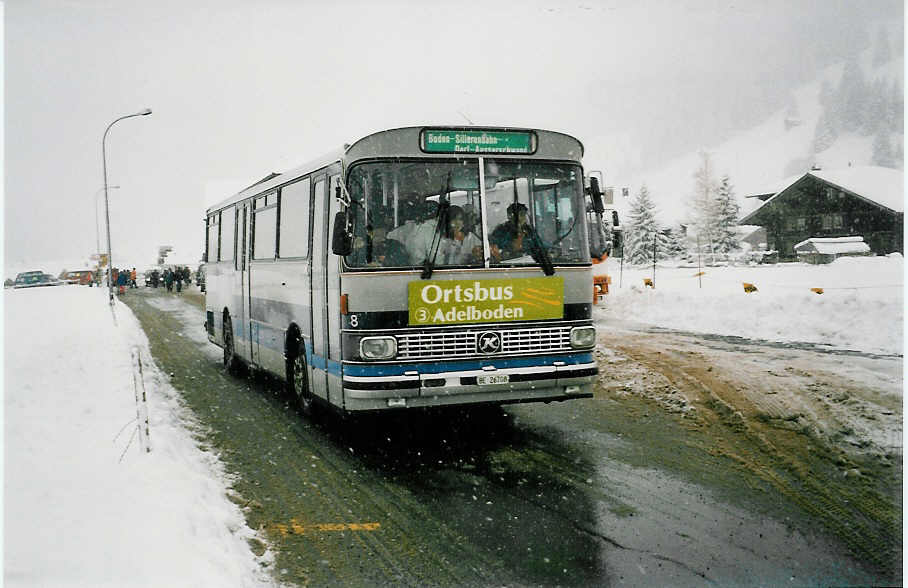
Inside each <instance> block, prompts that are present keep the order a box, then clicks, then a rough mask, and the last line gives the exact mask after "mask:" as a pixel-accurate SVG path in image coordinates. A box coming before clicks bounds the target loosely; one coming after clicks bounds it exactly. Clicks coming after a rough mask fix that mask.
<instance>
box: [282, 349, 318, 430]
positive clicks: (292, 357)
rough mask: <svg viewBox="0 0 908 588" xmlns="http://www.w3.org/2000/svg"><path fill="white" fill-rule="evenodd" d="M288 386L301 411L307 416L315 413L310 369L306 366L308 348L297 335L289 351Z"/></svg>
mask: <svg viewBox="0 0 908 588" xmlns="http://www.w3.org/2000/svg"><path fill="white" fill-rule="evenodd" d="M287 387H288V388H289V390H290V393H291V394H292V395H293V398H295V399H296V403H297V405H298V406H299V409H300V412H302V413H303V414H304V415H306V416H312V414H313V400H312V392H311V391H310V390H309V370H308V369H307V367H306V350H305V348H304V346H303V342H302V340H301V339H300V338H299V337H295V338H294V339H293V341H292V343H291V344H290V346H289V349H288V353H287Z"/></svg>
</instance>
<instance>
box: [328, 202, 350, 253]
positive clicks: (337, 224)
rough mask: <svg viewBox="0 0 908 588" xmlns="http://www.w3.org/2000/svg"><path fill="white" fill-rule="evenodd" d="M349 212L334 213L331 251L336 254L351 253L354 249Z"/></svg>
mask: <svg viewBox="0 0 908 588" xmlns="http://www.w3.org/2000/svg"><path fill="white" fill-rule="evenodd" d="M348 227H349V223H348V222H347V213H346V212H338V213H337V214H335V215H334V226H333V227H332V231H331V252H332V253H334V254H335V255H350V253H351V252H352V250H353V235H352V234H351V233H350V231H349V229H348Z"/></svg>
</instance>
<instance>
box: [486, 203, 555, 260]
mask: <svg viewBox="0 0 908 588" xmlns="http://www.w3.org/2000/svg"><path fill="white" fill-rule="evenodd" d="M507 212H508V220H506V221H505V222H503V223H501V224H500V225H498V226H497V227H495V228H494V229H493V230H492V232H491V233H489V246H490V248H491V253H492V259H493V260H494V261H501V260H503V259H514V258H517V257H521V256H524V255H530V254H531V252H532V251H533V240H534V239H535V240H537V241H538V239H539V236H538V235H537V234H536V231H535V230H533V227H532V226H530V224H529V223H528V222H527V207H526V205H525V204H523V203H521V202H514V203H512V204H511V205H510V206H508V209H507ZM537 245H539V246H542V244H541V243H538V244H537Z"/></svg>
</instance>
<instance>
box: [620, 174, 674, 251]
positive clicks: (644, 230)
mask: <svg viewBox="0 0 908 588" xmlns="http://www.w3.org/2000/svg"><path fill="white" fill-rule="evenodd" d="M628 217H629V218H628V223H627V225H626V226H625V229H624V261H626V262H627V263H630V264H635V265H645V264H647V263H652V262H653V243H654V242H655V249H656V259H657V260H658V259H664V258H665V257H666V254H667V253H668V247H667V239H666V237H665V235H663V234H662V233H661V232H660V231H659V225H658V223H657V222H656V203H655V202H654V201H653V199H652V197H651V196H650V195H649V190H648V189H647V187H646V185H645V184H644V185H643V186H641V187H640V191H639V192H638V193H637V195H636V196H635V197H634V199H633V201H631V209H630V211H629V212H628Z"/></svg>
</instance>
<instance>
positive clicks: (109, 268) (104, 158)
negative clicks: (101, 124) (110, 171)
mask: <svg viewBox="0 0 908 588" xmlns="http://www.w3.org/2000/svg"><path fill="white" fill-rule="evenodd" d="M149 114H151V109H150V108H146V109H145V110H141V111H139V112H136V113H135V114H127V115H126V116H121V117H120V118H118V119H115V120H114V121H113V122H112V123H110V124H109V125H107V128H106V129H105V130H104V137H103V138H102V139H101V161H102V164H103V166H104V214H105V216H106V217H107V291H108V294H109V295H110V304H111V305H113V303H114V292H113V285H112V284H111V278H112V274H113V256H112V255H111V254H110V200H109V199H108V198H107V191H108V189H109V186H108V185H107V133H109V132H110V127H112V126H114V125H115V124H117V123H118V122H120V121H121V120H123V119H126V118H132V117H134V116H148V115H149Z"/></svg>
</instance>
